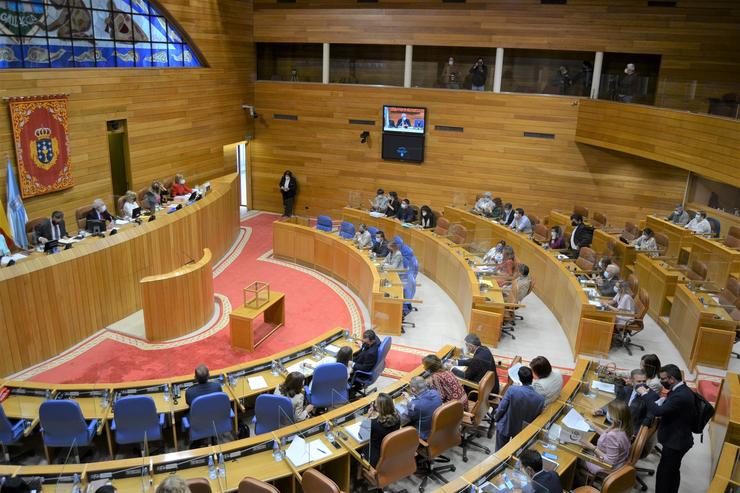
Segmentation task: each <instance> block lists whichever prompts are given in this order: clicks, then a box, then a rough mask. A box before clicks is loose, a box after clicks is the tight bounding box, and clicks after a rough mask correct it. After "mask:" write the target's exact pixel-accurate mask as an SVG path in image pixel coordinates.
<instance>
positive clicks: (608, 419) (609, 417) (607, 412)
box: [606, 409, 614, 424]
mask: <svg viewBox="0 0 740 493" xmlns="http://www.w3.org/2000/svg"><path fill="white" fill-rule="evenodd" d="M606 420H607V421H609V422H610V423H612V424H613V423H614V420H613V419H612V415H611V414H609V410H608V409H607V410H606Z"/></svg>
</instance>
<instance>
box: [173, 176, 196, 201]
mask: <svg viewBox="0 0 740 493" xmlns="http://www.w3.org/2000/svg"><path fill="white" fill-rule="evenodd" d="M192 192H193V189H192V188H190V187H189V186H187V185H186V184H185V177H184V176H183V175H182V174H180V173H178V174H176V175H175V178H174V179H173V180H172V187H170V195H172V196H173V197H179V196H182V195H190V194H191V193H192Z"/></svg>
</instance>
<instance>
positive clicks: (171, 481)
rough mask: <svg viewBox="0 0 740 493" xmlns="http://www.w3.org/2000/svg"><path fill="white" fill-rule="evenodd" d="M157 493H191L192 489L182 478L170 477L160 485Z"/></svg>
mask: <svg viewBox="0 0 740 493" xmlns="http://www.w3.org/2000/svg"><path fill="white" fill-rule="evenodd" d="M155 493H190V488H188V484H187V483H186V482H185V480H184V479H182V478H181V477H180V476H169V477H167V478H166V479H165V480H164V481H162V482H161V483H159V486H157V491H156V492H155Z"/></svg>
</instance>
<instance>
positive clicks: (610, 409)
mask: <svg viewBox="0 0 740 493" xmlns="http://www.w3.org/2000/svg"><path fill="white" fill-rule="evenodd" d="M606 415H607V419H608V421H609V422H610V423H611V424H610V425H609V426H608V427H607V428H602V427H600V426H598V425H596V424H594V423H592V422H591V421H588V420H587V422H588V424H589V426H591V428H593V429H594V430H596V434H597V435H599V439H598V441H597V442H596V445H593V444H591V442H589V441H586V440H581V443H580V445H581V446H582V447H583V448H585V449H587V450H590V451H592V452H593V453H594V455H596V457H597V458H598V459H599V460H601V461H602V462H606V463H607V464H611V466H612V468H611V471H616V470H617V469H619V468H620V467H622V466H623V465H624V464H625V463H626V462H627V459H628V458H629V455H630V449H631V448H632V444H631V443H630V440H631V437H632V435H633V430H632V416H630V410H629V408H628V407H627V404H625V403H624V402H622V401H619V400H613V401H611V402H610V403H609V404H607V408H606ZM581 467H583V468H584V469H585V470H586V471H587V473H588V474H591V475H595V474H597V473H599V472H602V471H604V468H602V467H601V466H598V465H596V464H593V463H591V462H587V461H584V462H582V463H581ZM586 475H587V474H586ZM583 476H584V475H582V477H583ZM576 480H577V479H576ZM581 482H583V481H581Z"/></svg>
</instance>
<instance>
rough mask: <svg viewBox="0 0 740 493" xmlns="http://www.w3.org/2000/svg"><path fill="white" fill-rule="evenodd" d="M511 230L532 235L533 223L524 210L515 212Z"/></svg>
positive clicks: (518, 209) (520, 209)
mask: <svg viewBox="0 0 740 493" xmlns="http://www.w3.org/2000/svg"><path fill="white" fill-rule="evenodd" d="M510 227H511V229H513V230H514V231H516V232H518V233H524V234H527V235H529V234H532V222H531V221H530V220H529V218H528V217H527V216H526V215H525V214H524V209H522V208H521V207H519V208H517V210H516V211H515V212H514V220H513V221H512V222H511V226H510Z"/></svg>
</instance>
